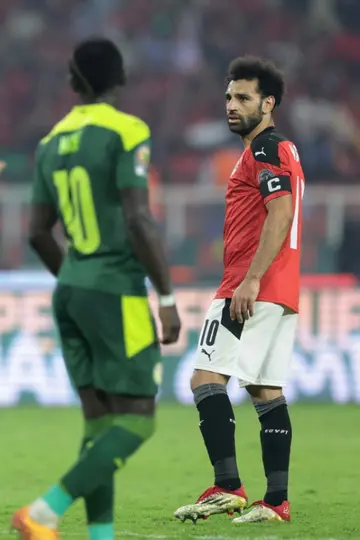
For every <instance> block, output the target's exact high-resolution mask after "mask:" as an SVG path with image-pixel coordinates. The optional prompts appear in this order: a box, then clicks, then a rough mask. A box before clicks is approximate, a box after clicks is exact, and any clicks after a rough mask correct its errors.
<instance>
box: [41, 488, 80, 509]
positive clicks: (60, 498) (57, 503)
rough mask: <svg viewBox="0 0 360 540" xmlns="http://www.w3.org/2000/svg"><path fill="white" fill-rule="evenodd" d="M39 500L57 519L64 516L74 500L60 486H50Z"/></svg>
mask: <svg viewBox="0 0 360 540" xmlns="http://www.w3.org/2000/svg"><path fill="white" fill-rule="evenodd" d="M41 498H42V500H43V501H45V502H46V503H47V504H48V505H49V507H50V508H51V510H52V511H53V512H55V514H56V515H57V516H59V517H61V516H62V515H63V514H65V512H66V510H68V509H69V508H70V506H71V505H72V504H73V502H74V500H75V499H74V498H73V497H71V495H69V493H67V492H66V491H65V490H64V489H63V487H62V486H61V485H60V484H56V485H55V486H52V487H51V488H50V489H49V490H48V491H47V492H46V493H45V495H43V496H42V497H41Z"/></svg>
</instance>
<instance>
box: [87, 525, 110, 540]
mask: <svg viewBox="0 0 360 540" xmlns="http://www.w3.org/2000/svg"><path fill="white" fill-rule="evenodd" d="M89 537H90V540H114V539H115V531H114V525H90V527H89Z"/></svg>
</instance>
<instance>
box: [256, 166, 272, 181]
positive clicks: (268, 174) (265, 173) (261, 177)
mask: <svg viewBox="0 0 360 540" xmlns="http://www.w3.org/2000/svg"><path fill="white" fill-rule="evenodd" d="M273 176H274V173H273V171H270V169H263V170H262V171H260V172H259V174H258V182H259V184H262V183H263V182H267V181H268V180H270V178H273Z"/></svg>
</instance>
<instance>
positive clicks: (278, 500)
mask: <svg viewBox="0 0 360 540" xmlns="http://www.w3.org/2000/svg"><path fill="white" fill-rule="evenodd" d="M279 392H280V391H279ZM254 406H255V409H256V411H257V413H258V416H259V421H260V423H261V432H260V439H261V447H262V457H263V464H264V470H265V475H266V478H267V489H266V493H265V497H264V501H265V503H266V504H269V505H271V506H274V507H278V506H280V505H281V504H282V503H283V502H284V501H287V500H288V477H289V462H290V449H291V439H292V428H291V422H290V417H289V412H288V408H287V403H286V399H285V397H284V396H283V395H280V396H278V397H276V398H275V399H270V400H267V401H259V400H258V399H256V400H255V402H254Z"/></svg>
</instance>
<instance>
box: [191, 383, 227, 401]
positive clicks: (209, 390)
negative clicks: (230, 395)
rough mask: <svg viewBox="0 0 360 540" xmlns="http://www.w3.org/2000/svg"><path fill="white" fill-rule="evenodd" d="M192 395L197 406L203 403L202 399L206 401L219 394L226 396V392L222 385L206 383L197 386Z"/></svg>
mask: <svg viewBox="0 0 360 540" xmlns="http://www.w3.org/2000/svg"><path fill="white" fill-rule="evenodd" d="M193 394H194V402H195V405H196V406H198V405H199V403H201V402H202V401H204V399H207V398H209V397H211V396H216V395H220V394H224V395H227V390H226V386H225V385H224V384H218V383H208V384H202V385H200V386H197V387H196V388H195V389H194V390H193Z"/></svg>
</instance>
